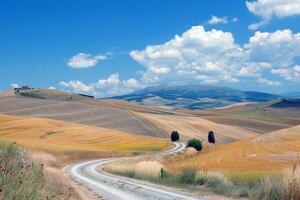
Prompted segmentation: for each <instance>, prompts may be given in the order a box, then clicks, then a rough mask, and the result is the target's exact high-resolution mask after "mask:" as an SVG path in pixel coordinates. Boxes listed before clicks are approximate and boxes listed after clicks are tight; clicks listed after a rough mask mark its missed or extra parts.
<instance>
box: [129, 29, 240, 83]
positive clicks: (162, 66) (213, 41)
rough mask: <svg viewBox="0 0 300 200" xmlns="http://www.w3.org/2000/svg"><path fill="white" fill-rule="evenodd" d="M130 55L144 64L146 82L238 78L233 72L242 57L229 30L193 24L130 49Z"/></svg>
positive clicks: (230, 80)
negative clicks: (172, 35)
mask: <svg viewBox="0 0 300 200" xmlns="http://www.w3.org/2000/svg"><path fill="white" fill-rule="evenodd" d="M130 56H131V57H132V58H133V59H134V60H136V61H137V62H139V63H141V64H142V65H144V66H145V67H146V69H147V70H146V72H144V73H142V79H143V81H144V82H146V83H151V82H156V81H159V80H162V79H165V80H168V81H171V80H173V79H178V78H182V79H186V78H190V79H194V80H198V81H200V82H218V81H219V80H224V81H228V82H238V79H237V78H234V77H233V76H232V75H233V74H237V73H238V70H237V68H239V65H240V63H241V62H242V60H244V58H245V55H244V52H243V49H242V48H241V47H240V46H239V45H238V44H236V43H235V42H234V38H233V35H232V34H231V33H229V32H223V31H218V30H214V29H213V30H211V31H205V30H204V27H202V26H194V27H192V28H191V29H189V30H188V31H186V32H185V33H183V34H182V35H181V36H178V35H176V36H175V38H173V39H171V40H170V41H167V42H166V43H164V44H161V45H149V46H147V47H146V48H145V49H144V50H141V51H138V50H134V51H131V52H130ZM212 77H213V78H212ZM212 79H214V81H212Z"/></svg>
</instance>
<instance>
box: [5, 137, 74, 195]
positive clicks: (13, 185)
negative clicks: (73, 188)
mask: <svg viewBox="0 0 300 200" xmlns="http://www.w3.org/2000/svg"><path fill="white" fill-rule="evenodd" d="M56 186H57V185H51V184H49V183H48V182H47V181H46V179H45V176H44V172H43V165H40V164H37V163H34V162H32V161H31V160H30V159H28V157H27V153H26V151H25V150H24V149H22V148H20V147H18V146H17V145H16V144H13V143H9V142H0V191H1V192H0V199H5V200H19V199H20V200H21V199H28V200H38V199H46V197H47V196H48V197H52V196H54V197H55V198H49V199H58V200H60V199H68V195H69V194H61V195H60V196H57V195H56V194H57V191H58V190H56V189H57V188H56Z"/></svg>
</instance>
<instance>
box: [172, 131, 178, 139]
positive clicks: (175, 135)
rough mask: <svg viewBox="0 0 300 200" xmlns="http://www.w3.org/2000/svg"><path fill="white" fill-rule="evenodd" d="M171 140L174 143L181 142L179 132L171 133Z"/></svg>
mask: <svg viewBox="0 0 300 200" xmlns="http://www.w3.org/2000/svg"><path fill="white" fill-rule="evenodd" d="M171 140H172V142H175V141H178V140H179V133H178V132H177V131H173V132H172V133H171Z"/></svg>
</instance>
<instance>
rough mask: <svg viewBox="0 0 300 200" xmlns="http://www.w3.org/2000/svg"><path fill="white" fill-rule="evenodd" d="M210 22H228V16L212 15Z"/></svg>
mask: <svg viewBox="0 0 300 200" xmlns="http://www.w3.org/2000/svg"><path fill="white" fill-rule="evenodd" d="M207 23H208V24H211V25H213V24H227V23H228V21H227V17H217V16H215V15H213V16H211V19H210V20H208V21H207Z"/></svg>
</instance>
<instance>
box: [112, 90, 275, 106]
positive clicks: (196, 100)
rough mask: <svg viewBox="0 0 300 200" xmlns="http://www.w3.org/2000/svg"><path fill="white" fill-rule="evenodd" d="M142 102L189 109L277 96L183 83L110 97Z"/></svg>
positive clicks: (258, 100) (266, 99) (256, 100)
mask: <svg viewBox="0 0 300 200" xmlns="http://www.w3.org/2000/svg"><path fill="white" fill-rule="evenodd" d="M112 98H113V99H122V100H126V101H129V102H135V103H140V104H143V105H155V106H174V107H181V108H189V109H203V108H213V107H222V106H226V105H230V104H233V103H238V102H262V101H268V100H274V99H277V98H280V96H278V95H274V94H268V93H263V92H253V91H240V90H235V89H231V88H227V87H218V86H204V85H182V86H153V87H148V88H145V89H142V90H139V91H136V92H133V93H131V94H126V95H122V96H115V97H112Z"/></svg>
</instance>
